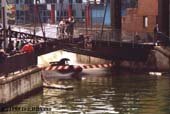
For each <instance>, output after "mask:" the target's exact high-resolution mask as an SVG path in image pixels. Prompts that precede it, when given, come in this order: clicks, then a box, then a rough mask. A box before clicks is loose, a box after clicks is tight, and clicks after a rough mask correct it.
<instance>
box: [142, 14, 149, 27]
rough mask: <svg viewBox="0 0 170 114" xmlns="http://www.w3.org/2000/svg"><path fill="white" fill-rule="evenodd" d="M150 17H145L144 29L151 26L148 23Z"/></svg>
mask: <svg viewBox="0 0 170 114" xmlns="http://www.w3.org/2000/svg"><path fill="white" fill-rule="evenodd" d="M148 21H149V20H148V17H147V16H144V17H143V27H144V28H147V27H148V26H149V23H148Z"/></svg>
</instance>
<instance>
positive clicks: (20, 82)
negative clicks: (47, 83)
mask: <svg viewBox="0 0 170 114" xmlns="http://www.w3.org/2000/svg"><path fill="white" fill-rule="evenodd" d="M42 85H43V82H42V79H41V74H40V69H39V68H37V67H36V68H32V69H29V70H26V71H24V72H22V73H19V74H16V75H12V76H9V77H0V105H3V104H6V103H8V102H10V101H12V100H14V99H16V98H19V96H21V95H24V94H26V93H28V92H31V91H33V90H35V89H38V88H41V87H42Z"/></svg>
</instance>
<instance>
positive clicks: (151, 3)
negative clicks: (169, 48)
mask: <svg viewBox="0 0 170 114" xmlns="http://www.w3.org/2000/svg"><path fill="white" fill-rule="evenodd" d="M157 16H158V0H138V2H137V5H136V7H135V8H127V9H126V14H125V15H124V16H122V33H123V37H127V38H128V37H129V38H130V37H131V38H132V36H134V35H135V34H137V33H138V34H139V35H140V36H141V37H143V38H146V37H148V35H149V37H152V33H153V29H154V27H155V25H156V24H157Z"/></svg>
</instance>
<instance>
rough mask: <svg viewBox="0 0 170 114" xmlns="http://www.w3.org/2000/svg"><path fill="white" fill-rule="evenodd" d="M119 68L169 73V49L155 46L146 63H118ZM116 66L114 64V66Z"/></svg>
mask: <svg viewBox="0 0 170 114" xmlns="http://www.w3.org/2000/svg"><path fill="white" fill-rule="evenodd" d="M119 63H120V64H119V66H120V67H123V68H129V69H131V70H133V71H141V70H145V71H162V72H167V71H168V72H169V70H170V48H169V47H162V46H155V48H154V50H151V52H150V54H149V55H148V58H147V60H146V61H143V62H137V61H119ZM115 65H116V64H115Z"/></svg>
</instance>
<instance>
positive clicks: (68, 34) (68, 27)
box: [57, 16, 75, 38]
mask: <svg viewBox="0 0 170 114" xmlns="http://www.w3.org/2000/svg"><path fill="white" fill-rule="evenodd" d="M74 24H75V19H74V17H73V16H72V17H69V18H68V19H62V20H61V21H60V22H59V24H58V25H57V33H59V38H73V34H74Z"/></svg>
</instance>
